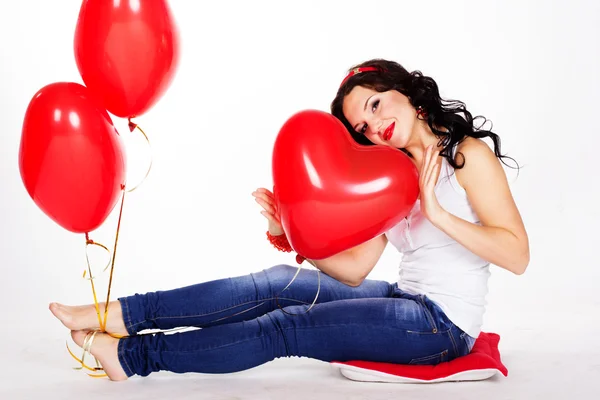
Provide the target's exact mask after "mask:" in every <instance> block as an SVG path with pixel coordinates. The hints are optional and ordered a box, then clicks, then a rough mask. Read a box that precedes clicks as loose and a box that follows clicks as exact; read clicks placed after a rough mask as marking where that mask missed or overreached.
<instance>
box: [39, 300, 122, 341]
mask: <svg viewBox="0 0 600 400" xmlns="http://www.w3.org/2000/svg"><path fill="white" fill-rule="evenodd" d="M99 304H100V316H101V317H102V321H104V304H105V303H99ZM49 308H50V311H52V314H54V316H55V317H56V318H58V319H59V320H60V322H62V323H63V325H64V326H66V327H67V328H69V329H70V330H72V331H80V330H88V331H94V330H99V329H100V323H99V322H98V314H97V313H96V307H95V306H94V305H93V304H88V305H85V306H65V305H62V304H59V303H50V306H49ZM106 325H107V326H106V332H108V333H112V334H116V335H119V336H128V335H129V333H128V332H127V329H126V328H125V323H124V322H123V314H122V312H121V303H120V302H119V301H111V302H110V303H109V307H108V318H107V320H106Z"/></svg>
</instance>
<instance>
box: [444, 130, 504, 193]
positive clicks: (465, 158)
mask: <svg viewBox="0 0 600 400" xmlns="http://www.w3.org/2000/svg"><path fill="white" fill-rule="evenodd" d="M455 160H456V163H457V164H458V165H463V167H462V168H460V169H457V170H456V178H457V179H458V181H459V183H460V185H461V186H462V187H465V185H468V182H469V180H472V177H473V176H475V175H478V176H481V175H482V174H484V175H485V174H486V172H491V171H492V170H496V169H497V168H500V169H501V168H502V166H501V165H500V160H498V158H497V157H496V154H495V153H494V151H493V150H492V148H491V147H490V146H489V145H488V144H487V143H486V142H485V141H483V140H482V139H478V138H474V137H467V138H465V139H464V140H463V141H461V142H460V143H459V144H458V145H457V146H456V153H455Z"/></svg>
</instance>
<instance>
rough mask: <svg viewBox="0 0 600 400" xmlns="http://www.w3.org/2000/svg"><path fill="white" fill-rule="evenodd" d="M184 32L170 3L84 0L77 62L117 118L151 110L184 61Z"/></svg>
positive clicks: (158, 0)
mask: <svg viewBox="0 0 600 400" xmlns="http://www.w3.org/2000/svg"><path fill="white" fill-rule="evenodd" d="M179 47H180V45H179V33H178V30H177V27H176V24H175V21H174V19H173V16H172V13H171V10H170V8H169V4H168V3H167V1H166V0H144V1H139V0H138V1H129V0H123V1H112V0H84V1H83V3H82V4H81V9H80V11H79V18H78V20H77V25H76V29H75V41H74V48H75V61H76V62H77V67H78V69H79V73H80V74H81V77H82V79H83V81H84V82H85V85H86V86H87V87H88V88H89V89H90V90H91V91H92V92H93V93H94V94H95V95H96V96H98V97H99V98H100V99H101V101H102V102H103V104H104V107H105V108H106V109H107V110H108V111H110V112H111V113H112V114H114V115H116V116H118V117H135V116H139V115H141V114H143V113H145V112H146V111H148V110H149V109H150V108H151V107H152V106H153V105H154V104H155V103H156V102H157V101H158V100H159V98H160V97H161V96H162V95H163V94H164V93H165V92H166V90H167V89H168V87H169V86H170V84H171V81H172V80H173V77H174V75H175V72H176V69H177V65H178V62H179Z"/></svg>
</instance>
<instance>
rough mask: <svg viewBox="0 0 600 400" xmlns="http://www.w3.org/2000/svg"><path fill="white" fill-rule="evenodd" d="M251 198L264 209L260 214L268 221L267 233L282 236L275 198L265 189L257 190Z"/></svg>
mask: <svg viewBox="0 0 600 400" xmlns="http://www.w3.org/2000/svg"><path fill="white" fill-rule="evenodd" d="M252 196H254V197H255V199H256V202H257V203H258V204H260V205H261V207H262V208H263V209H264V210H263V211H261V212H260V213H261V214H262V215H264V216H265V218H266V219H267V220H269V233H270V234H271V235H273V236H280V235H283V234H284V233H285V232H284V231H283V227H282V226H281V221H280V219H279V210H277V204H276V203H275V196H274V195H273V193H272V192H271V191H269V190H268V189H265V188H258V189H256V190H255V191H254V192H252Z"/></svg>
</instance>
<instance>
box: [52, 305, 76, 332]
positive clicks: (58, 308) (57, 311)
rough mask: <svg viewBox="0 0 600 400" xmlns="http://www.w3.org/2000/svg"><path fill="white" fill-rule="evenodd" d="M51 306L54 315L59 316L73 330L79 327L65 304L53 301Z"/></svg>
mask: <svg viewBox="0 0 600 400" xmlns="http://www.w3.org/2000/svg"><path fill="white" fill-rule="evenodd" d="M49 308H50V311H51V312H52V314H54V316H55V317H56V318H58V319H59V320H60V322H62V324H63V325H64V326H66V327H67V328H69V329H71V330H73V329H77V327H76V326H75V323H74V321H73V316H72V315H71V313H69V311H68V310H67V309H65V307H64V306H62V305H61V304H58V303H51V304H50V307H49Z"/></svg>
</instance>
